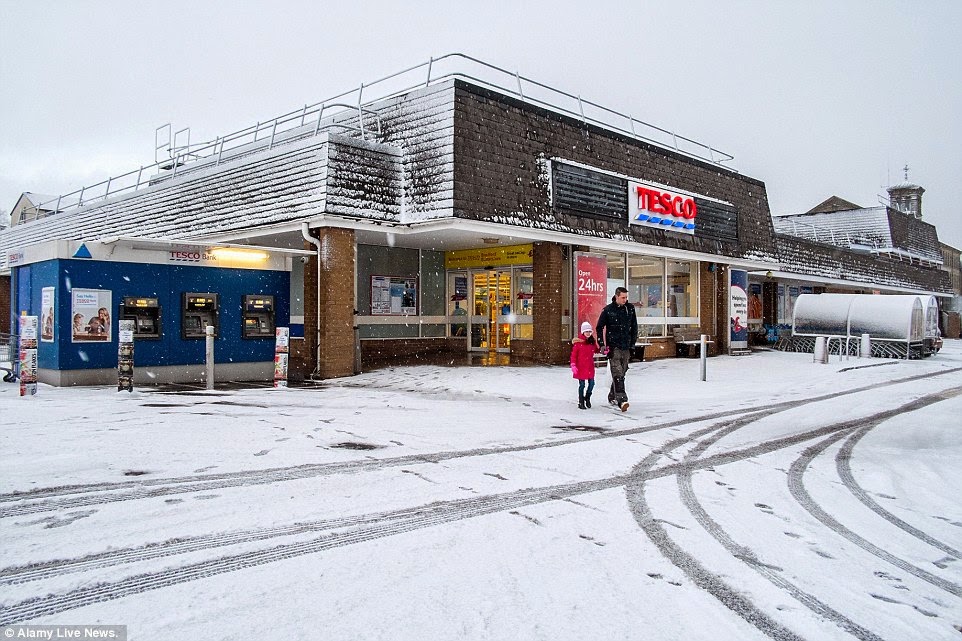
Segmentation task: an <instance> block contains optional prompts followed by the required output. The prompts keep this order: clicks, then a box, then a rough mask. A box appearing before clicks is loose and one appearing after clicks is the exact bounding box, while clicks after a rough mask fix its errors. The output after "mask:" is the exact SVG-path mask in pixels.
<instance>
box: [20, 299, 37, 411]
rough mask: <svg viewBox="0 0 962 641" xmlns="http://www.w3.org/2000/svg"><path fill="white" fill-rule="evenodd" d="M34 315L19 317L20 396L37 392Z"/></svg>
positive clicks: (35, 325)
mask: <svg viewBox="0 0 962 641" xmlns="http://www.w3.org/2000/svg"><path fill="white" fill-rule="evenodd" d="M38 325H39V322H38V319H37V317H36V316H21V317H20V396H33V395H34V394H36V393H37V326H38Z"/></svg>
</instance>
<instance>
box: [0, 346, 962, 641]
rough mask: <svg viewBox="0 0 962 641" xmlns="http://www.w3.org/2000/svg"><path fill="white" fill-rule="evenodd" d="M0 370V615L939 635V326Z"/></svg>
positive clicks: (443, 631) (336, 631) (943, 611)
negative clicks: (793, 337) (909, 344)
mask: <svg viewBox="0 0 962 641" xmlns="http://www.w3.org/2000/svg"><path fill="white" fill-rule="evenodd" d="M609 380H610V379H609V378H608V375H607V373H604V372H601V371H599V376H598V389H597V391H596V394H595V396H594V399H593V400H594V408H593V409H590V410H584V411H582V410H578V409H577V402H576V401H577V399H576V396H577V384H576V382H575V381H573V380H572V379H571V377H570V373H569V371H568V369H567V368H565V367H500V368H485V367H438V366H420V367H398V368H393V369H384V370H379V371H374V372H370V373H366V374H362V375H360V376H357V377H351V378H346V379H338V380H334V381H328V382H327V383H326V384H325V385H323V386H321V387H319V388H317V389H305V388H296V389H287V390H274V389H270V388H259V389H234V390H217V391H213V392H206V391H185V392H181V393H161V392H158V391H151V390H148V389H140V390H137V391H135V392H134V393H133V394H128V393H118V392H116V391H114V390H113V389H111V388H51V387H47V386H41V389H40V391H39V394H38V395H37V396H35V397H32V398H20V397H19V396H18V388H17V385H15V384H9V383H6V384H2V385H0V413H2V430H0V457H2V458H0V461H2V465H0V470H2V472H0V528H2V529H0V536H2V540H3V545H2V547H0V605H2V608H0V623H2V624H11V623H30V624H49V623H58V624H91V623H101V624H105V625H126V626H127V629H128V635H129V637H128V638H129V639H142V640H154V639H205V640H206V639H211V640H213V639H240V640H244V639H391V640H400V639H506V640H507V639H512V640H514V639H551V640H564V639H605V640H609V639H686V640H688V639H710V640H712V641H724V640H728V639H731V640H739V641H741V640H746V639H764V638H775V639H796V638H803V639H849V638H858V639H889V640H892V641H896V640H903V639H925V640H933V639H957V638H959V630H960V626H962V558H960V555H962V552H960V550H962V501H960V499H959V497H962V441H960V438H959V435H960V424H962V422H960V420H959V416H960V415H962V343H960V342H959V341H947V345H946V347H945V348H944V349H943V350H942V352H941V353H940V354H938V355H937V356H935V357H933V358H929V359H926V360H924V361H911V362H905V361H886V360H875V359H871V360H868V359H861V360H860V359H854V358H853V359H850V360H843V361H839V360H838V358H837V357H833V358H832V361H831V362H830V363H829V364H828V365H821V364H817V363H813V362H812V357H811V355H810V354H809V355H806V354H784V353H779V352H756V353H755V354H753V355H751V356H747V357H739V358H731V357H717V358H713V359H710V360H709V361H708V381H707V382H701V381H699V380H698V361H697V360H685V359H672V360H664V361H656V362H652V363H644V364H638V365H633V366H632V369H631V371H630V372H629V374H628V378H627V383H628V391H629V394H630V396H631V408H630V410H629V411H628V412H627V413H625V414H622V413H621V412H618V411H616V410H615V409H614V408H611V407H609V406H607V404H606V403H605V392H606V389H607V386H608V384H609Z"/></svg>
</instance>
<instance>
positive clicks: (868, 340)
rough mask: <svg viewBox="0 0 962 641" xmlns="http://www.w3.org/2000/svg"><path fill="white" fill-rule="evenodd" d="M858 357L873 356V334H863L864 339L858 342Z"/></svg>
mask: <svg viewBox="0 0 962 641" xmlns="http://www.w3.org/2000/svg"><path fill="white" fill-rule="evenodd" d="M858 357H859V358H871V357H872V336H871V334H862V340H860V341H859V344H858Z"/></svg>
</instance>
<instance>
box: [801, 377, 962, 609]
mask: <svg viewBox="0 0 962 641" xmlns="http://www.w3.org/2000/svg"><path fill="white" fill-rule="evenodd" d="M959 395H962V387H954V388H950V389H947V390H944V391H942V392H936V393H935V394H930V395H928V396H924V397H922V398H920V399H918V400H916V401H912V402H911V403H908V404H907V405H905V406H903V407H904V408H905V411H906V412H912V411H915V410H918V409H921V408H923V407H926V406H928V405H932V404H933V403H937V402H939V401H943V400H948V399H950V398H954V397H956V396H959ZM894 415H895V413H892V412H883V413H882V414H880V415H876V416H873V417H870V418H869V419H866V420H863V421H862V422H861V425H860V426H859V427H868V428H871V427H875V426H876V425H878V424H879V423H881V422H882V421H884V420H886V419H887V418H891V417H892V416H894ZM853 431H854V430H853ZM849 435H850V434H848V433H846V432H839V433H837V434H833V435H832V436H830V437H828V438H826V439H824V440H823V441H821V442H820V443H817V444H815V445H812V446H811V447H808V448H806V449H805V450H804V452H802V455H801V456H800V457H799V458H798V459H796V460H795V461H794V462H793V463H792V466H791V467H790V468H789V471H788V489H789V491H790V492H791V493H792V496H793V497H794V498H795V500H796V501H798V503H799V504H800V505H801V506H802V507H803V508H805V510H806V511H807V512H808V513H809V514H811V515H812V516H813V517H815V518H816V519H817V520H818V521H820V522H821V523H822V525H824V526H826V527H827V528H829V529H830V530H832V531H834V532H835V533H836V534H839V535H840V536H842V537H844V538H845V539H847V540H849V541H851V542H852V543H854V544H855V545H857V546H858V547H860V548H862V549H863V550H865V551H866V552H868V553H870V554H873V555H875V556H877V557H878V558H880V559H882V560H883V561H887V562H888V563H891V564H892V565H894V566H895V567H897V568H900V569H902V570H904V571H906V572H908V573H909V574H911V575H913V576H915V577H918V578H920V579H922V580H923V581H926V582H927V583H930V584H932V585H934V586H936V587H937V588H940V589H942V590H945V591H946V592H948V593H950V594H953V595H955V596H957V597H962V586H959V585H958V584H956V583H952V582H951V581H947V580H945V579H943V578H941V577H939V576H936V575H934V574H932V573H931V572H927V571H926V570H923V569H922V568H920V567H917V566H915V565H913V564H911V563H909V562H908V561H905V560H903V559H900V558H898V557H897V556H895V555H894V554H891V553H889V552H888V551H886V550H883V549H882V548H880V547H878V546H877V545H875V544H874V543H872V542H871V541H869V540H868V539H865V538H863V537H861V536H859V535H858V534H856V533H855V532H853V531H852V530H850V529H848V528H846V527H845V526H844V525H842V523H841V522H839V521H838V520H836V519H835V518H834V517H833V516H831V515H830V514H829V513H828V512H826V511H825V510H824V509H822V507H821V506H820V505H819V504H818V503H817V502H816V501H815V500H814V499H812V497H811V495H809V493H808V491H807V490H806V489H805V483H804V480H803V477H804V475H805V471H806V470H807V469H808V466H809V465H810V464H811V462H812V461H813V460H814V459H815V457H817V456H818V455H819V454H821V453H822V452H824V451H825V450H827V449H828V448H829V447H831V446H832V445H834V444H835V443H837V442H838V441H840V440H842V439H843V438H845V437H846V436H849Z"/></svg>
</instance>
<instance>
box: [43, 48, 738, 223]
mask: <svg viewBox="0 0 962 641" xmlns="http://www.w3.org/2000/svg"><path fill="white" fill-rule="evenodd" d="M452 62H453V63H455V64H456V65H461V66H474V67H475V69H473V70H471V72H470V73H469V72H468V71H464V70H459V69H453V70H450V71H445V70H444V69H443V66H445V65H447V64H450V63H452ZM439 68H440V71H441V72H440V73H439ZM486 74H487V75H488V76H489V77H481V76H482V75H486ZM452 78H453V79H462V80H465V81H469V82H471V83H473V84H476V85H479V86H481V87H484V88H489V89H494V90H496V91H499V92H502V93H506V94H508V95H511V96H515V97H517V98H519V99H521V100H522V101H524V102H526V103H529V104H533V105H536V106H539V107H543V108H545V109H548V110H550V111H553V112H556V113H560V114H564V115H567V116H570V117H573V118H576V119H578V120H581V121H582V122H583V123H584V124H585V125H586V126H587V125H589V124H591V125H596V126H599V127H602V128H605V129H609V130H614V131H617V132H619V133H621V134H624V135H627V136H631V137H632V138H635V139H637V140H641V141H644V142H648V143H652V144H655V145H658V146H660V147H666V148H669V149H674V150H675V151H677V152H679V153H682V154H684V155H687V156H690V157H693V158H697V159H699V160H704V161H708V162H710V163H712V164H716V165H722V163H725V162H728V161H731V160H734V156H732V155H730V154H727V153H725V152H722V151H719V150H718V149H715V148H714V147H712V146H711V145H707V144H704V143H701V142H698V141H696V140H693V139H691V138H687V137H685V136H682V135H679V134H677V133H675V132H673V131H670V130H668V129H664V128H661V127H658V126H656V125H652V124H650V123H647V122H644V121H642V120H638V119H637V118H635V117H634V116H632V115H631V114H625V113H621V112H619V111H615V110H613V109H609V108H607V107H604V106H602V105H600V104H598V103H595V102H592V101H590V100H587V99H584V98H582V97H581V96H580V95H577V94H572V93H568V92H565V91H562V90H560V89H555V88H553V87H550V86H548V85H546V84H544V83H541V82H538V81H536V80H532V79H530V78H526V77H524V76H522V75H521V74H520V73H518V72H517V71H509V70H507V69H502V68H501V67H497V66H495V65H492V64H489V63H487V62H484V61H482V60H478V59H477V58H472V57H470V56H467V55H464V54H461V53H450V54H446V55H443V56H440V57H438V58H430V59H429V60H428V61H427V62H424V63H421V64H419V65H415V66H413V67H409V68H407V69H404V70H402V71H398V72H396V73H393V74H390V75H388V76H385V77H383V78H380V79H378V80H375V81H374V82H371V83H367V84H365V83H362V84H361V85H360V86H359V87H357V88H354V89H350V90H348V91H345V92H343V93H340V94H338V95H336V96H332V97H331V98H328V99H326V100H324V101H321V102H318V103H315V104H313V105H304V107H302V108H301V109H297V110H295V111H291V112H288V113H286V114H283V115H281V116H277V117H276V118H271V119H269V120H266V121H264V122H258V123H256V124H255V125H253V126H250V127H246V128H244V129H241V130H239V131H235V132H233V133H230V134H227V135H226V136H223V137H217V138H215V139H214V140H213V141H207V142H203V143H196V144H191V143H190V139H189V130H186V129H180V130H178V131H177V132H176V134H174V140H173V141H172V142H171V141H170V140H169V139H168V144H167V145H166V146H165V145H159V144H158V137H157V133H158V132H159V131H160V130H161V129H164V128H165V127H171V126H170V125H169V124H167V125H162V126H161V127H158V128H157V130H156V131H155V138H154V142H155V150H154V160H155V162H154V163H153V164H151V165H144V166H141V167H140V168H139V169H136V170H134V171H130V172H127V173H125V174H121V175H119V176H114V177H110V178H107V180H104V181H102V182H99V183H96V184H94V185H90V186H86V187H82V188H81V189H79V190H76V191H73V192H70V193H67V194H62V195H60V196H58V197H57V198H55V199H51V200H49V201H46V202H43V203H38V204H36V209H37V218H45V217H47V216H52V215H55V214H58V213H60V212H63V211H69V210H73V209H80V208H83V207H84V206H86V205H90V204H93V203H95V202H101V201H105V200H107V199H108V198H111V197H114V196H118V195H123V194H129V193H132V192H136V191H138V190H139V189H141V188H143V187H147V186H150V185H154V184H157V183H158V182H163V181H166V180H171V179H173V178H175V177H176V176H178V175H183V174H185V173H187V172H189V171H194V170H196V169H201V168H205V167H209V166H212V165H213V166H216V165H218V164H220V163H221V162H222V161H224V160H226V159H234V158H238V157H240V156H243V155H247V154H250V153H255V152H257V151H262V150H264V149H271V148H273V147H274V146H275V145H276V144H280V143H287V142H292V141H294V140H300V139H303V138H307V137H311V136H315V135H317V134H318V133H320V132H322V131H328V130H331V129H340V130H343V131H346V132H347V133H348V134H351V135H357V136H359V137H360V138H362V139H367V137H368V136H371V137H373V138H374V139H375V140H377V139H379V138H380V136H381V133H382V130H381V119H380V115H379V113H378V112H377V111H374V110H373V109H370V108H369V107H371V106H372V105H373V104H375V103H378V102H382V101H386V100H390V99H391V98H394V97H397V96H400V95H402V94H405V93H408V92H410V91H412V90H415V89H418V88H421V87H428V86H430V85H432V84H438V83H441V82H444V81H447V80H449V79H452ZM372 89H373V90H374V91H373V92H372ZM365 92H367V96H368V97H367V98H366V99H365ZM372 94H373V97H371V96H372ZM355 95H356V99H355V100H353V101H351V102H347V101H346V99H347V98H349V97H354V96H355ZM565 103H567V105H568V106H566V104H565ZM171 130H172V128H171ZM184 132H187V134H188V136H187V138H188V140H187V144H186V145H177V138H176V137H177V135H178V134H182V133H184ZM375 132H376V133H375ZM160 150H164V151H167V153H168V155H169V156H170V157H169V159H158V158H157V151H160Z"/></svg>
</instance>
